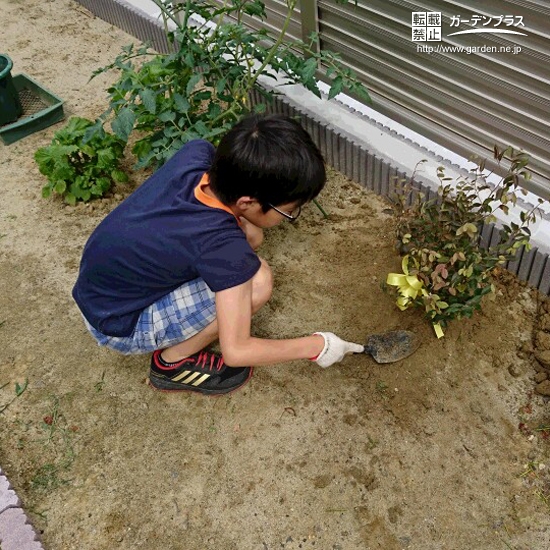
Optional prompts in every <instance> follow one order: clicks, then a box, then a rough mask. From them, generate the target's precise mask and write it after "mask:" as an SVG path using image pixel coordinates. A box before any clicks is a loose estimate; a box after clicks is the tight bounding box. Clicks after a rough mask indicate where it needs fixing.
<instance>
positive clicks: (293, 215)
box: [267, 203, 302, 222]
mask: <svg viewBox="0 0 550 550" xmlns="http://www.w3.org/2000/svg"><path fill="white" fill-rule="evenodd" d="M267 204H268V206H269V207H270V208H273V210H275V212H278V213H279V214H281V216H284V217H285V218H286V219H287V220H289V221H290V222H295V221H296V220H297V219H298V217H299V216H300V214H301V213H302V207H301V206H298V207H296V208H295V209H294V210H293V211H292V212H291V213H290V214H289V213H288V212H283V211H282V210H279V208H277V207H276V206H273V205H272V204H271V203H267Z"/></svg>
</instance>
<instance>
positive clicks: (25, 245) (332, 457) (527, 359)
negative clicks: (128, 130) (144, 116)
mask: <svg viewBox="0 0 550 550" xmlns="http://www.w3.org/2000/svg"><path fill="white" fill-rule="evenodd" d="M0 13H2V37H3V39H2V48H1V49H2V50H3V51H4V52H6V53H8V55H9V56H10V57H11V58H12V60H13V62H14V70H13V74H18V73H19V72H25V73H26V74H28V75H30V76H31V77H32V78H34V79H36V80H37V81H38V82H39V83H41V84H42V85H43V86H45V87H47V88H49V89H51V90H52V91H53V92H54V93H55V94H56V95H58V96H60V97H61V98H63V99H64V100H65V102H66V103H65V112H66V114H67V117H68V116H71V115H78V116H84V117H88V118H95V117H96V116H98V115H99V114H100V113H101V112H102V111H103V110H104V109H105V107H106V105H107V94H106V92H105V90H106V88H107V86H108V85H109V84H110V83H111V82H112V81H113V80H114V75H102V76H101V77H98V78H96V79H94V80H92V81H91V82H88V79H89V78H90V75H91V74H92V71H94V70H95V69H97V68H98V67H100V66H104V65H106V64H108V63H109V62H111V61H112V60H113V59H114V58H115V56H116V55H117V54H118V53H119V52H120V50H121V48H122V46H124V45H126V44H128V43H130V42H134V41H135V40H134V39H133V38H132V37H130V36H128V35H126V34H125V33H124V32H122V31H121V30H119V29H117V28H115V27H113V26H111V25H109V24H107V23H105V22H103V21H101V20H99V19H97V18H95V17H94V16H92V15H91V14H90V13H89V12H87V11H86V10H85V9H83V8H82V7H81V6H80V5H79V4H77V3H75V2H73V1H71V0H57V1H56V2H44V1H43V0H27V1H25V2H14V1H11V0H0ZM60 127H61V124H59V125H57V126H55V127H52V128H49V129H48V130H45V131H42V132H38V133H36V134H33V135H32V136H29V137H27V138H25V139H23V140H21V141H19V142H17V143H15V144H13V145H11V146H9V147H7V146H0V192H1V196H2V199H1V201H2V206H1V210H0V258H1V261H0V341H1V345H0V387H1V388H2V389H1V390H0V408H1V407H2V406H3V405H5V404H7V403H8V402H11V404H9V406H7V407H6V408H5V410H4V411H3V412H2V413H1V414H0V465H1V467H2V468H3V470H4V471H5V473H6V475H7V476H8V477H9V479H10V481H11V483H12V485H13V486H14V488H15V490H16V491H17V493H18V495H19V496H20V497H21V499H22V501H23V506H24V508H25V510H26V512H27V514H28V515H29V518H30V519H31V521H32V523H33V525H34V526H35V527H36V528H37V530H39V531H41V532H42V539H43V544H44V547H45V548H46V549H47V550H67V549H75V550H104V549H105V550H107V549H109V550H111V549H113V548H120V549H138V548H141V549H147V550H157V549H158V550H168V549H174V550H179V549H182V550H183V549H185V550H199V549H201V550H202V549H209V550H210V549H211V550H256V549H258V550H272V549H273V550H274V549H286V550H290V549H298V548H303V549H320V550H359V549H360V550H363V549H384V550H394V549H395V550H398V549H405V548H407V549H409V548H410V549H415V550H436V549H438V550H439V549H456V550H459V549H460V550H493V549H494V550H497V549H498V550H501V549H506V548H513V549H515V550H545V549H547V548H548V546H549V540H550V531H549V529H548V524H549V519H550V475H549V469H550V457H549V443H548V440H547V438H548V434H549V431H548V430H545V429H544V427H545V426H546V427H548V426H550V415H549V411H548V402H547V398H545V397H544V396H542V395H540V394H539V393H537V392H536V391H535V388H536V387H537V388H538V389H539V390H541V391H542V390H544V382H545V380H546V378H547V370H546V369H545V368H544V365H543V364H542V363H541V362H540V361H538V360H537V359H536V358H535V353H537V354H538V358H539V359H540V360H544V357H545V356H544V353H543V352H544V351H548V349H549V348H550V343H549V340H550V319H549V314H550V310H549V309H548V302H547V301H546V302H545V301H544V300H543V297H542V296H540V295H538V294H537V293H536V292H535V291H533V290H531V289H529V288H527V287H525V286H524V285H523V284H521V283H519V282H518V281H517V280H516V279H515V278H514V277H512V276H510V275H507V274H506V273H505V272H501V273H500V275H499V277H498V281H497V287H498V292H497V294H496V296H495V299H494V300H493V301H490V300H487V301H486V302H485V303H484V306H483V311H482V312H481V313H479V314H477V315H476V316H475V317H474V319H472V320H465V321H460V322H456V323H454V324H452V325H451V326H450V327H449V329H448V330H447V331H446V334H445V336H444V338H442V339H441V340H437V339H436V338H435V336H434V334H433V332H432V328H431V327H430V325H429V324H428V323H427V322H426V321H425V320H424V319H423V317H422V313H421V312H420V311H411V310H408V311H406V312H400V311H399V310H398V309H397V307H396V306H395V302H394V298H393V297H392V295H390V294H387V293H385V292H384V291H383V290H382V289H381V285H380V283H381V282H383V281H384V280H385V278H386V275H387V273H389V272H392V271H399V267H400V259H399V257H398V256H397V253H396V251H395V248H394V234H395V223H396V220H395V218H394V216H393V214H392V212H391V210H390V209H389V208H388V204H387V203H386V202H385V201H384V200H383V199H381V198H379V197H377V196H375V195H373V194H369V193H366V192H365V191H364V190H363V189H362V188H360V187H359V186H358V185H356V184H354V183H352V182H349V181H348V180H346V179H345V178H344V177H343V176H342V175H340V174H338V173H335V172H331V173H330V180H329V184H328V186H327V189H326V190H325V191H324V192H323V193H322V195H321V196H320V201H321V203H322V204H323V206H324V207H325V208H326V209H327V210H328V211H329V212H330V217H329V219H323V217H322V216H321V214H320V212H319V211H318V210H317V209H316V208H315V207H314V206H311V207H308V208H307V209H306V211H305V212H304V213H303V215H302V218H301V219H300V220H299V222H298V223H297V224H295V225H290V224H286V223H285V224H281V225H280V226H279V227H277V228H275V229H273V230H270V231H269V232H268V233H267V236H266V241H265V243H264V244H263V246H262V248H261V250H260V254H261V255H262V256H263V257H264V258H266V259H267V260H268V262H269V263H270V264H271V266H272V268H273V271H274V275H275V291H274V295H273V298H272V300H271V301H270V303H269V305H268V306H266V307H265V308H264V309H263V310H262V311H261V312H260V313H259V314H258V315H257V316H256V317H255V319H254V326H253V330H254V333H255V334H256V335H258V336H262V337H271V338H286V337H294V336H300V335H306V334H309V333H311V332H313V331H316V330H326V331H332V332H335V333H336V334H338V335H340V336H342V337H344V338H346V339H349V340H352V341H356V342H364V341H365V339H366V337H367V336H368V335H369V334H372V333H378V332H382V331H386V330H392V329H398V328H404V329H409V330H413V331H415V332H416V333H417V334H418V335H419V337H420V338H421V339H422V342H423V343H422V346H421V347H420V349H419V350H418V351H417V352H416V353H415V354H414V355H413V356H411V357H410V358H408V359H406V360H404V361H401V362H400V363H397V364H392V365H378V364H376V363H375V362H374V361H373V360H372V359H371V358H369V357H367V356H366V355H363V356H353V357H349V358H347V359H346V360H345V361H344V362H343V363H341V364H340V365H338V366H334V367H332V368H329V369H321V368H319V367H317V366H316V365H315V364H314V363H310V362H307V361H300V362H295V363H286V364H281V365H277V366H274V367H266V368H258V369H256V372H255V374H254V377H253V378H252V380H251V382H250V383H249V384H248V385H247V386H246V387H245V388H244V389H243V390H241V391H239V392H237V393H235V394H233V395H231V396H227V397H222V398H216V399H211V398H205V397H201V396H198V395H192V394H189V395H177V394H175V395H174V394H164V393H161V392H155V391H152V390H151V388H150V387H148V386H147V385H146V384H145V383H144V382H145V379H146V376H147V369H148V361H149V357H147V356H139V357H121V356H119V355H116V354H115V353H113V352H110V351H106V350H102V349H99V348H98V347H97V346H96V345H95V343H94V342H93V341H92V339H91V337H90V336H89V335H88V334H87V332H86V330H85V328H84V326H83V324H82V321H81V318H80V314H79V312H78V311H77V309H76V306H75V305H74V303H73V302H72V299H71V295H70V292H71V288H72V285H73V283H74V281H75V278H76V275H77V270H78V265H79V261H80V256H81V252H82V247H83V245H84V243H85V241H86V239H87V237H88V236H89V234H90V232H91V231H92V230H93V228H94V227H95V226H96V225H97V224H98V223H99V222H100V220H101V219H102V218H103V217H104V216H105V215H106V214H107V213H108V212H109V211H110V210H111V209H112V208H114V207H115V206H116V205H117V204H118V203H119V202H120V200H122V198H123V197H124V196H125V195H127V194H129V193H131V191H132V189H133V188H135V186H137V185H139V184H140V183H141V182H142V181H143V179H144V177H145V174H143V173H133V175H132V182H131V183H130V184H128V185H126V186H120V187H118V188H117V189H115V190H114V193H113V194H112V195H111V196H110V197H108V198H106V199H103V200H100V201H97V202H95V203H93V204H91V205H88V206H78V207H75V208H73V207H68V206H64V205H63V203H62V201H60V200H55V199H53V200H44V199H42V198H41V188H42V186H43V185H44V184H45V181H44V178H43V176H41V175H40V173H39V172H38V168H37V166H36V164H35V162H34V160H33V155H34V152H35V151H36V149H37V148H38V147H40V146H44V145H47V144H48V143H49V142H50V140H51V138H52V136H53V132H54V131H55V130H58V129H59V128H60ZM132 164H133V159H128V163H127V166H128V167H130V166H131V165H132ZM545 347H546V348H545ZM26 380H28V385H27V386H26V387H25V381H26ZM16 384H18V386H17V388H18V391H17V393H16V386H15V385H16ZM537 384H543V386H542V387H541V386H537ZM18 394H19V395H18Z"/></svg>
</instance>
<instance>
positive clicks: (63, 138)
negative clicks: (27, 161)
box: [34, 117, 128, 205]
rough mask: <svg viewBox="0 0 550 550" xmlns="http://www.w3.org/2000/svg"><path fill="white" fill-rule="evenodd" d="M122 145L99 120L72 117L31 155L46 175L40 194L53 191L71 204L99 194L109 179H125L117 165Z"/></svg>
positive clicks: (101, 194)
mask: <svg viewBox="0 0 550 550" xmlns="http://www.w3.org/2000/svg"><path fill="white" fill-rule="evenodd" d="M124 147H125V142H124V141H123V140H122V139H120V138H119V137H117V136H115V135H113V134H110V133H108V132H106V131H105V130H104V129H103V127H102V125H101V124H100V125H99V126H98V125H97V123H96V122H93V121H91V120H88V119H85V118H79V117H72V118H71V119H69V122H68V123H67V125H66V126H65V127H64V128H62V129H61V130H59V131H58V132H56V133H55V134H54V138H53V140H52V143H51V144H50V145H48V146H47V147H41V148H40V149H38V150H37V151H36V153H35V155H34V158H35V160H36V162H37V164H38V167H39V169H40V172H41V173H42V174H44V175H45V176H46V177H47V178H48V183H47V185H45V186H44V187H43V189H42V196H43V197H49V196H50V195H51V194H52V193H56V194H58V195H61V196H62V197H64V199H65V202H67V203H68V204H72V205H74V204H75V203H76V202H77V201H84V202H88V201H89V200H91V199H93V198H98V197H102V196H103V195H104V194H105V193H107V191H109V189H111V186H112V185H113V182H117V183H123V182H126V181H128V176H127V175H126V173H125V172H124V171H123V170H121V169H120V168H119V163H120V159H121V158H122V156H123V153H124Z"/></svg>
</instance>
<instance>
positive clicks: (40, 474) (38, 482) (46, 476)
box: [31, 395, 77, 492]
mask: <svg viewBox="0 0 550 550" xmlns="http://www.w3.org/2000/svg"><path fill="white" fill-rule="evenodd" d="M50 402H51V405H50V408H49V410H48V414H46V415H45V416H44V417H43V419H42V422H41V424H40V427H41V428H42V430H43V431H44V432H45V439H43V440H42V443H43V445H44V446H45V447H49V449H50V452H48V461H47V462H46V463H45V464H42V465H41V466H39V467H38V469H37V470H36V472H35V474H34V476H33V477H32V479H31V487H32V488H33V489H35V490H38V491H43V492H47V491H52V490H54V489H58V488H59V487H62V486H64V485H67V484H68V483H70V482H71V480H70V479H67V478H66V473H67V472H68V471H69V470H70V468H71V466H72V465H73V462H74V460H75V458H76V454H75V451H74V448H73V442H72V434H73V433H74V432H75V431H76V430H77V428H76V426H69V424H68V422H67V419H66V418H65V416H64V414H63V413H62V411H61V398H60V397H58V396H56V395H52V396H51V397H50Z"/></svg>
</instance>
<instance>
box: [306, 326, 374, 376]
mask: <svg viewBox="0 0 550 550" xmlns="http://www.w3.org/2000/svg"><path fill="white" fill-rule="evenodd" d="M315 334H319V335H320V336H322V337H323V338H324V339H325V347H324V348H323V351H322V352H321V353H320V354H319V355H318V356H317V357H316V358H315V359H314V361H315V362H316V363H317V364H318V365H319V366H320V367H323V368H326V367H330V366H331V365H333V364H334V363H338V362H339V361H341V360H342V359H343V358H344V356H345V355H346V354H348V353H363V352H364V351H365V346H361V345H360V344H354V343H353V342H346V341H345V340H342V339H341V338H338V336H336V334H333V333H332V332H316V333H315Z"/></svg>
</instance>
